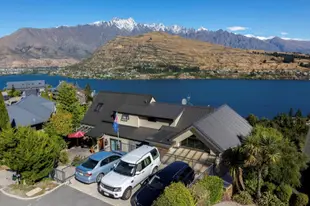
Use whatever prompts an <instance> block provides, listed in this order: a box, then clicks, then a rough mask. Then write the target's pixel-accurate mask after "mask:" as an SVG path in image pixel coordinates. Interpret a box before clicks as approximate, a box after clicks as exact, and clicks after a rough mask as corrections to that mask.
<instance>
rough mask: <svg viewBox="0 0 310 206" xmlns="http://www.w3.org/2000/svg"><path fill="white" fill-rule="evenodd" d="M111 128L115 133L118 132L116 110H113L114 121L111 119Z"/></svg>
mask: <svg viewBox="0 0 310 206" xmlns="http://www.w3.org/2000/svg"><path fill="white" fill-rule="evenodd" d="M113 129H114V131H115V132H116V133H117V132H118V117H117V112H115V116H114V121H113Z"/></svg>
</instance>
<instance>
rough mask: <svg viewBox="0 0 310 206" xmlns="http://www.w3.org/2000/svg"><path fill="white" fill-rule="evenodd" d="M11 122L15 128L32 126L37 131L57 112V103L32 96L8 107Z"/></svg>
mask: <svg viewBox="0 0 310 206" xmlns="http://www.w3.org/2000/svg"><path fill="white" fill-rule="evenodd" d="M7 110H8V114H9V117H10V121H11V123H12V125H14V126H31V127H34V128H36V129H37V130H40V129H42V126H43V124H44V123H45V122H47V121H48V120H49V118H50V117H51V116H52V114H54V113H55V112H56V103H55V102H52V101H49V100H47V99H44V98H42V97H39V96H35V95H30V96H27V97H25V98H23V99H21V100H20V101H19V102H17V103H15V104H13V105H11V106H7Z"/></svg>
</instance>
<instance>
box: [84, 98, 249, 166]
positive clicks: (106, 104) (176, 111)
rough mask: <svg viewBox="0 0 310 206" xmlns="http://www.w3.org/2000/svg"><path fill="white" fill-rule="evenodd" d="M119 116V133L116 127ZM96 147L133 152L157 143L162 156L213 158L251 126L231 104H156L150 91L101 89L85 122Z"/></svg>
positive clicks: (191, 158)
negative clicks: (140, 146)
mask: <svg viewBox="0 0 310 206" xmlns="http://www.w3.org/2000/svg"><path fill="white" fill-rule="evenodd" d="M114 114H116V116H117V119H118V124H119V133H118V134H117V133H116V132H115V131H114V129H113V126H112V125H113V121H114V120H113V118H112V117H113V116H114ZM81 123H82V128H84V129H85V130H84V132H86V135H87V136H89V137H91V138H94V139H97V140H99V141H98V145H99V146H98V148H99V149H105V150H123V151H131V150H132V149H134V148H136V147H137V146H139V145H141V144H150V145H153V146H157V147H158V148H159V149H160V151H161V153H162V156H165V155H167V158H168V159H169V158H170V157H173V158H174V159H178V158H181V159H182V158H183V159H188V160H189V161H191V160H195V161H196V160H197V161H201V162H206V161H209V160H210V161H211V162H212V161H215V159H216V158H217V157H219V156H220V155H221V153H223V152H224V151H225V150H227V149H229V148H232V147H236V146H238V145H239V144H240V143H241V141H242V139H243V138H245V137H246V136H247V135H248V134H249V133H250V132H251V130H252V127H251V126H250V125H249V124H248V122H247V121H246V120H245V119H244V118H242V117H241V116H240V115H238V114H237V113H236V112H235V111H234V110H233V109H231V108H230V107H229V106H227V105H223V106H221V107H219V108H212V107H198V106H189V105H177V104H167V103H161V102H156V100H155V98H154V97H153V96H152V95H141V94H128V93H116V92H99V93H98V94H97V96H96V97H95V98H94V101H93V103H92V105H91V107H90V108H89V110H88V111H87V113H86V115H85V116H84V119H83V120H82V122H81Z"/></svg>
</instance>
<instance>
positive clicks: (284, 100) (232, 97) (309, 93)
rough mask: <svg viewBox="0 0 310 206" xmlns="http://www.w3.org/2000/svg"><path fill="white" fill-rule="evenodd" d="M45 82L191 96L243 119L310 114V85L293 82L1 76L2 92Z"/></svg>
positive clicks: (163, 98)
mask: <svg viewBox="0 0 310 206" xmlns="http://www.w3.org/2000/svg"><path fill="white" fill-rule="evenodd" d="M26 80H45V81H46V83H47V84H50V85H52V86H57V85H58V83H59V81H60V80H66V81H68V82H72V83H77V84H78V85H79V86H80V87H85V85H86V84H87V83H89V84H90V85H91V87H92V89H94V90H96V91H97V92H98V91H100V90H109V91H117V92H132V93H146V94H152V95H153V96H154V97H155V99H156V100H157V101H160V102H168V103H178V104H181V100H182V98H186V97H187V96H188V95H190V96H191V103H192V104H194V105H195V106H196V105H197V106H198V105H203V106H206V105H210V106H214V107H218V106H220V105H222V104H228V105H229V106H230V107H232V108H233V109H234V110H236V111H237V112H238V113H239V114H241V115H242V116H247V115H248V114H250V113H253V114H255V115H258V116H260V117H263V116H264V117H267V118H271V117H273V116H275V115H276V114H277V113H279V112H288V111H289V109H290V108H291V107H292V108H294V109H295V111H296V110H297V109H298V108H299V109H301V110H302V112H303V113H304V114H309V113H310V81H293V80H96V79H70V78H66V77H60V76H48V75H11V76H0V88H1V89H2V88H4V87H5V84H6V82H8V81H26Z"/></svg>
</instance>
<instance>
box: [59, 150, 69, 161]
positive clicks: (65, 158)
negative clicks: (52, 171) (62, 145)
mask: <svg viewBox="0 0 310 206" xmlns="http://www.w3.org/2000/svg"><path fill="white" fill-rule="evenodd" d="M59 162H60V163H61V164H68V163H69V154H68V152H67V151H61V152H60V155H59Z"/></svg>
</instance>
